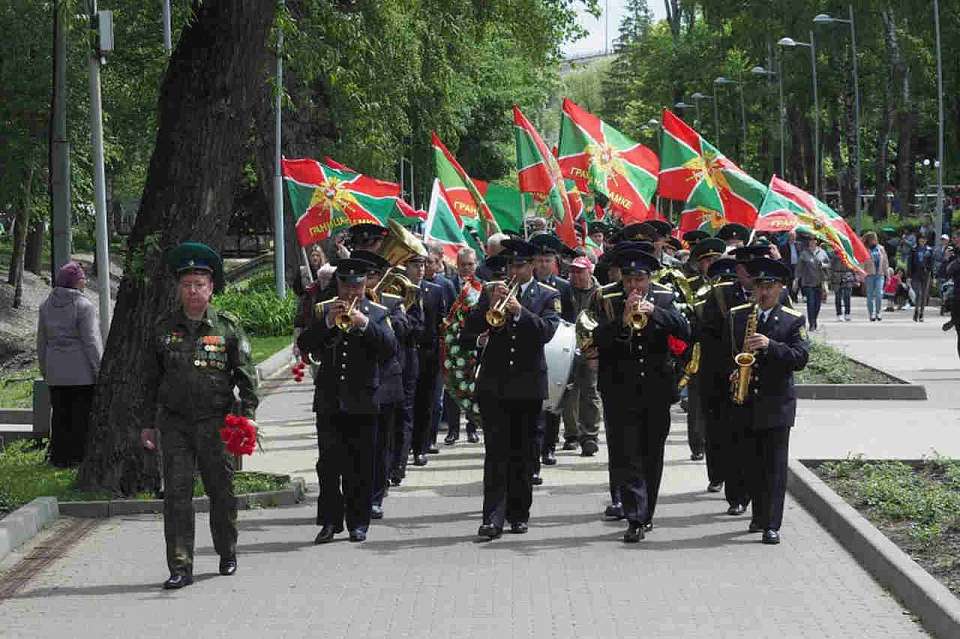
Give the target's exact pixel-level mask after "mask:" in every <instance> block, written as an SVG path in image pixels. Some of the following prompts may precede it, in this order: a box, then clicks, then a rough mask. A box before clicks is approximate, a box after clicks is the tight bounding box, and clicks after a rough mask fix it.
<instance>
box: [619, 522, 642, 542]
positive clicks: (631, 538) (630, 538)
mask: <svg viewBox="0 0 960 639" xmlns="http://www.w3.org/2000/svg"><path fill="white" fill-rule="evenodd" d="M645 536H646V535H645V534H644V532H643V524H635V523H631V524H630V526H629V527H627V531H626V532H625V533H623V541H624V543H627V544H635V543H637V542H638V541H640V540H641V539H643V538H644V537H645Z"/></svg>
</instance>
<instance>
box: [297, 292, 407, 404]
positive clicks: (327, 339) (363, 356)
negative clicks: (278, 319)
mask: <svg viewBox="0 0 960 639" xmlns="http://www.w3.org/2000/svg"><path fill="white" fill-rule="evenodd" d="M330 302H332V299H331V300H326V301H324V302H321V304H323V305H324V306H326V305H327V304H329V303H330ZM358 306H359V308H360V310H361V312H363V313H364V314H365V315H366V316H367V317H368V318H369V321H368V322H367V327H366V330H364V331H362V332H360V331H350V332H346V333H345V332H343V331H341V330H340V329H339V328H337V327H336V326H334V327H333V328H328V327H327V323H326V321H325V319H324V317H323V315H319V316H317V315H316V314H315V315H314V318H313V321H312V322H311V324H310V326H309V328H307V330H305V331H304V332H303V333H302V334H301V335H300V338H299V339H298V340H297V345H298V346H299V347H300V350H301V351H303V352H305V353H310V354H312V355H313V357H314V359H315V360H316V361H317V362H319V364H318V367H317V374H316V377H315V378H314V385H315V389H314V395H313V410H314V411H315V412H316V413H318V414H331V413H336V412H341V411H342V412H345V413H355V414H364V415H370V414H376V413H378V412H379V410H380V407H379V404H378V401H377V400H378V398H377V389H378V388H379V387H380V383H381V381H380V380H381V370H382V369H383V368H384V367H385V366H386V365H387V364H388V362H389V360H390V358H391V357H392V356H393V355H394V353H395V351H396V349H397V339H396V337H395V336H394V333H393V328H392V327H391V326H390V321H389V319H388V317H387V309H386V308H385V307H383V306H380V305H379V304H375V303H374V302H371V301H369V300H363V301H362V302H360V304H359V305H358Z"/></svg>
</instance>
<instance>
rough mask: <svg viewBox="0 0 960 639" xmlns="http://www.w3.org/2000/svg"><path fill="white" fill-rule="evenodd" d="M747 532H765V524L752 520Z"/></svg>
mask: <svg viewBox="0 0 960 639" xmlns="http://www.w3.org/2000/svg"><path fill="white" fill-rule="evenodd" d="M747 532H752V533H758V532H763V526H761V525H760V524H758V523H757V522H755V521H751V522H750V526H748V527H747Z"/></svg>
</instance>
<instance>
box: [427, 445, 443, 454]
mask: <svg viewBox="0 0 960 639" xmlns="http://www.w3.org/2000/svg"><path fill="white" fill-rule="evenodd" d="M439 452H440V449H439V448H437V447H436V446H433V445H431V446H429V447H428V448H427V454H428V455H436V454H438V453H439Z"/></svg>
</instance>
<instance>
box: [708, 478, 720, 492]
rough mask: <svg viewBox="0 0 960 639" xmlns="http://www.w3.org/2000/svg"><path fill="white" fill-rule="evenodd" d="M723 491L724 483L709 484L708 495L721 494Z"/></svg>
mask: <svg viewBox="0 0 960 639" xmlns="http://www.w3.org/2000/svg"><path fill="white" fill-rule="evenodd" d="M721 490H723V482H722V481H718V482H716V483H713V482H711V483H709V484H707V492H708V493H719V492H720V491H721Z"/></svg>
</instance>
